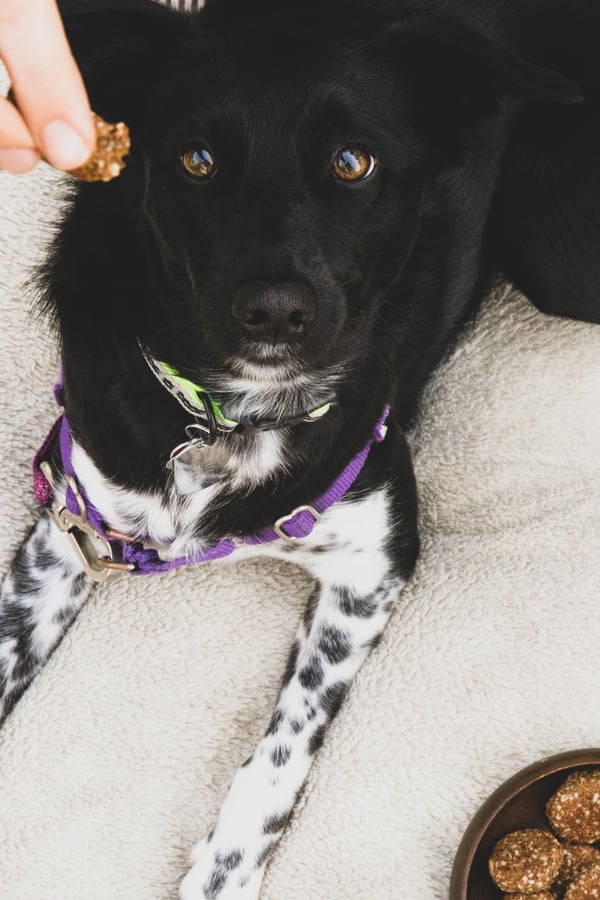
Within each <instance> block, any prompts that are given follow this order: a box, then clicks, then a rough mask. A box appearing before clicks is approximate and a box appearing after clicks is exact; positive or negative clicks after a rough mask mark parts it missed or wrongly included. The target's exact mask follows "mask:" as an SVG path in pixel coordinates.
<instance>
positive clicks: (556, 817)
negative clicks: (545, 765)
mask: <svg viewBox="0 0 600 900" xmlns="http://www.w3.org/2000/svg"><path fill="white" fill-rule="evenodd" d="M546 815H547V816H548V821H549V822H550V824H551V825H552V828H553V829H554V831H555V832H556V833H557V835H558V836H559V837H560V838H562V839H563V841H570V842H572V843H574V844H592V843H593V842H594V841H598V840H600V770H592V771H587V772H574V773H573V775H569V777H568V778H567V780H566V781H565V783H564V784H563V786H562V787H561V788H559V789H558V790H557V792H556V793H555V794H554V795H553V796H552V797H551V798H550V800H548V803H547V804H546Z"/></svg>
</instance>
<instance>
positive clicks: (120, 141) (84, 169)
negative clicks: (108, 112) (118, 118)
mask: <svg viewBox="0 0 600 900" xmlns="http://www.w3.org/2000/svg"><path fill="white" fill-rule="evenodd" d="M92 116H93V119H94V125H95V126H96V148H95V150H94V152H93V153H92V155H91V156H90V158H89V159H88V161H87V162H86V163H85V164H84V165H83V166H79V168H77V169H71V170H70V171H69V175H72V176H73V177H74V178H79V179H80V180H81V181H112V179H113V178H116V177H117V176H118V175H120V173H121V170H122V169H124V168H125V162H124V158H125V157H126V156H127V154H128V153H129V150H130V147H131V141H130V138H129V129H128V127H127V125H125V123H124V122H118V123H117V124H116V125H113V124H111V123H110V122H105V121H104V119H101V118H100V116H97V115H96V113H92Z"/></svg>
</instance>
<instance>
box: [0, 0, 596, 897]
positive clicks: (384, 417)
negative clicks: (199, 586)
mask: <svg viewBox="0 0 600 900" xmlns="http://www.w3.org/2000/svg"><path fill="white" fill-rule="evenodd" d="M298 7H299V8H298ZM63 12H64V14H65V18H66V25H67V31H68V35H69V38H70V40H71V43H72V46H73V48H74V52H75V55H76V57H77V59H78V61H79V63H80V65H81V67H82V70H83V73H84V77H85V79H86V83H87V85H88V88H89V91H90V95H91V100H92V105H93V108H94V109H95V110H96V111H97V112H98V113H99V114H100V115H101V116H103V117H104V118H106V119H108V120H110V121H116V120H118V119H121V120H124V121H125V122H127V124H128V125H129V126H130V128H131V132H132V140H133V149H132V153H131V157H130V159H129V161H128V164H127V168H126V170H125V172H124V173H123V174H122V175H121V177H120V178H119V179H117V180H116V181H115V182H112V183H110V184H106V185H105V184H92V185H78V186H76V187H74V188H73V197H72V205H71V208H70V210H69V212H68V213H67V215H66V217H65V219H64V221H63V222H62V225H61V228H60V233H59V236H58V237H57V239H56V241H55V245H54V248H53V252H52V255H51V258H50V261H49V262H48V264H47V265H46V266H45V267H44V271H43V273H42V275H41V279H40V283H41V285H42V288H43V294H44V304H45V308H46V310H47V311H48V312H49V313H50V314H51V315H52V317H53V318H54V321H55V323H56V325H57V327H58V329H59V334H60V338H61V342H62V351H63V363H64V388H63V390H62V392H61V393H62V395H63V396H62V399H63V400H64V405H65V410H66V415H67V417H68V425H67V420H66V419H65V420H63V422H62V425H61V430H60V434H58V433H56V434H55V435H53V436H52V437H51V439H50V440H49V441H48V442H47V446H46V447H45V448H44V453H43V454H42V458H43V461H42V462H41V463H40V468H39V471H38V476H37V483H38V489H39V490H40V494H41V495H42V497H41V499H42V500H43V501H44V502H46V503H47V505H48V507H49V513H50V514H49V515H43V516H42V517H41V519H40V521H39V523H38V524H37V525H36V526H35V528H34V530H33V531H32V533H31V535H30V536H29V538H28V539H27V540H26V542H25V543H24V545H23V546H22V548H21V550H20V551H19V553H18V555H17V557H16V559H15V562H14V564H13V566H12V569H11V572H10V574H9V576H8V578H7V580H6V582H5V585H4V588H3V595H2V606H1V608H0V610H1V614H0V709H1V708H2V707H3V711H4V713H7V712H8V710H9V709H10V708H11V706H12V705H13V704H14V702H15V701H16V699H18V697H19V696H20V694H21V693H22V692H23V690H24V689H25V688H26V686H27V684H28V683H29V682H30V680H31V679H32V677H33V676H34V674H35V672H36V671H37V670H38V669H39V667H40V666H41V665H42V664H43V663H44V662H45V660H46V659H47V658H48V656H49V654H50V653H51V652H52V650H53V648H54V647H55V646H56V644H57V642H58V641H59V640H60V638H61V636H62V634H63V633H64V631H65V630H66V628H67V627H68V625H69V624H70V622H71V621H72V619H73V617H74V616H75V615H76V613H77V611H78V609H79V608H80V607H81V605H82V603H83V602H84V600H85V598H86V597H87V595H88V593H89V590H90V588H91V586H92V583H93V581H94V580H105V579H107V578H110V577H115V576H116V575H122V573H123V572H127V571H130V572H131V573H132V574H133V575H135V574H143V573H147V572H160V571H162V570H163V569H164V568H172V567H174V566H178V565H180V564H183V563H184V562H185V561H186V560H188V561H192V562H194V561H199V560H204V559H208V558H215V557H217V556H224V555H229V554H230V553H231V554H232V555H233V556H234V557H235V558H240V557H243V556H247V555H250V554H257V553H263V554H264V553H268V554H271V555H275V556H279V557H280V558H286V559H291V560H294V561H297V562H298V563H300V564H301V565H304V566H306V568H308V569H309V570H310V571H311V572H312V573H313V574H314V575H315V576H316V578H317V581H318V587H317V588H316V589H315V592H314V595H313V597H312V598H311V601H310V603H309V606H308V609H307V613H306V616H305V619H304V622H303V624H302V626H301V627H300V631H299V634H298V638H297V641H296V643H295V645H294V647H293V649H292V653H291V655H290V659H289V663H288V667H287V671H286V673H285V677H284V681H283V685H282V690H281V694H280V698H279V701H278V703H277V708H276V710H275V713H274V715H273V718H272V721H271V724H270V726H269V728H268V731H267V733H266V736H265V738H264V739H263V740H262V741H261V743H260V744H259V746H258V747H257V749H256V751H255V753H254V754H253V756H252V757H250V759H249V760H247V762H246V763H245V764H244V766H242V768H240V769H239V770H238V772H237V774H236V775H235V778H234V781H233V785H232V788H231V791H230V793H229V795H228V797H227V800H226V802H225V805H224V807H223V809H222V811H221V814H220V816H219V819H218V823H217V825H216V828H215V830H214V832H213V833H212V834H211V836H210V837H209V838H207V839H206V840H205V841H203V842H202V843H201V844H199V845H198V847H197V850H196V854H195V861H194V864H193V867H192V869H191V871H190V872H189V874H188V875H187V876H186V878H185V880H184V882H183V885H182V888H181V897H183V898H186V900H188V898H200V897H206V898H220V900H224V898H240V900H241V898H244V900H248V898H254V897H257V896H258V893H259V890H260V883H261V879H262V873H263V870H264V866H265V863H266V860H267V857H268V854H269V852H270V851H271V849H272V847H273V845H274V843H275V842H276V841H277V839H278V837H279V836H280V835H281V833H282V830H283V828H284V827H285V823H286V820H287V818H288V816H289V814H290V811H291V809H292V807H293V804H294V801H295V798H296V796H297V794H298V792H299V790H300V788H301V786H302V784H303V782H304V779H305V777H306V774H307V772H308V769H309V767H310V764H311V759H312V757H313V754H314V753H315V751H316V750H317V749H318V747H319V746H320V745H321V742H322V740H323V736H324V732H325V730H326V727H327V725H328V724H329V722H330V721H331V719H332V718H333V716H334V715H335V714H336V712H337V710H338V708H339V705H340V703H341V701H342V698H343V696H344V694H345V692H346V690H347V688H348V686H349V684H350V682H351V679H352V677H353V676H354V674H355V673H356V671H357V670H358V668H359V667H360V665H361V663H362V662H363V660H364V659H365V657H366V655H367V654H368V653H369V651H370V649H371V648H372V647H373V646H374V645H375V644H376V643H377V641H378V639H379V637H380V635H381V633H382V631H383V628H384V627H385V624H386V621H387V619H388V618H389V615H390V612H391V609H392V605H393V603H394V601H395V599H396V598H397V596H398V593H399V591H400V590H401V589H402V587H403V586H404V584H405V583H406V581H407V579H408V578H409V576H410V573H411V571H412V569H413V566H414V564H415V560H416V558H417V553H418V540H417V531H416V495H415V484H414V479H413V475H412V469H411V462H410V457H409V452H408V449H407V446H406V443H405V439H404V436H403V430H402V429H403V428H404V427H405V426H406V425H407V424H409V423H410V421H411V419H412V417H413V415H414V411H415V407H416V404H417V402H418V398H419V394H420V392H421V389H422V387H423V385H424V383H425V381H426V380H427V378H428V377H429V375H430V373H431V371H432V369H433V367H434V366H435V364H436V362H437V361H438V360H439V359H440V357H441V356H442V354H443V353H444V352H445V351H446V350H447V348H448V346H449V345H450V344H451V342H452V341H453V340H454V339H455V337H456V335H457V334H458V333H459V331H460V329H461V327H462V326H463V325H464V323H465V321H466V320H467V319H468V317H469V316H471V315H472V314H473V312H474V311H475V309H476V308H477V305H478V303H479V301H480V299H481V297H482V295H483V293H484V290H485V287H486V285H487V284H488V282H489V280H490V278H491V276H492V275H494V274H495V273H496V272H497V271H498V270H502V269H503V270H504V271H505V272H506V273H507V274H508V275H509V277H511V278H513V279H514V280H515V281H516V282H517V283H518V284H519V285H520V286H522V287H523V288H524V289H525V290H526V291H527V292H528V293H529V294H530V296H532V298H533V299H534V300H535V302H536V303H538V304H539V305H540V306H541V307H542V308H546V309H548V310H549V311H553V312H558V313H561V314H565V315H573V316H579V317H581V318H587V319H589V320H593V321H599V320H600V304H599V303H598V300H597V296H598V286H599V283H600V269H599V263H598V260H597V258H596V259H595V258H594V257H595V254H594V249H595V248H594V243H595V240H596V238H597V236H598V235H599V234H600V221H599V215H600V214H599V213H598V203H597V202H595V201H597V200H598V199H599V194H600V166H599V165H598V162H597V160H596V159H594V154H595V150H594V149H593V147H594V143H593V139H594V138H595V137H597V134H598V130H599V123H600V113H599V110H598V105H597V103H596V101H595V99H594V92H595V90H596V89H597V85H598V77H597V75H598V73H597V71H596V70H595V69H594V65H595V63H594V57H595V46H594V37H595V36H597V34H598V29H597V25H598V16H597V14H596V13H594V10H593V4H592V3H582V2H577V0H574V2H573V0H569V2H567V0H564V2H563V0H560V2H558V0H556V2H553V0H539V2H538V0H503V2H497V0H478V2H473V0H421V2H418V0H414V2H413V0H405V2H403V0H389V2H387V0H373V2H367V0H363V2H360V0H355V2H351V0H345V2H343V3H338V2H336V0H318V2H317V0H303V2H302V3H301V4H297V3H295V2H293V3H292V2H287V0H255V2H250V0H214V2H212V3H211V4H210V5H209V6H208V7H207V9H206V10H205V11H204V12H201V13H199V14H197V15H190V16H187V15H179V14H176V13H174V12H170V11H168V10H165V9H162V8H159V7H156V6H154V5H152V4H151V3H149V2H146V0H114V2H112V3H111V2H108V0H104V2H102V0H93V2H87V3H86V2H83V0H81V2H79V3H76V2H68V3H64V4H63ZM442 14H443V15H442ZM449 14H452V18H448V16H449ZM593 27H596V32H595V35H594V33H593V31H592V29H593ZM390 409H391V410H392V413H391V415H390V414H389V410H390ZM124 577H129V576H124Z"/></svg>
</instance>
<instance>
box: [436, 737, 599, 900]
mask: <svg viewBox="0 0 600 900" xmlns="http://www.w3.org/2000/svg"><path fill="white" fill-rule="evenodd" d="M596 898H597V900H600V749H594V750H573V751H569V752H568V753H561V754H560V755H559V756H552V757H550V758H548V759H543V760H541V761H540V762H537V763H535V764H534V765H532V766H529V767H528V768H527V769H524V770H523V771H521V772H519V773H518V774H516V775H514V776H513V777H512V778H510V779H509V780H508V781H506V782H505V783H504V784H503V785H501V787H499V788H498V790H497V791H495V792H494V793H493V794H492V796H491V797H489V799H488V800H486V802H485V803H484V804H483V806H482V807H481V809H480V810H479V812H478V813H477V814H476V816H475V818H474V819H473V821H472V822H471V824H470V825H469V828H468V829H467V831H466V833H465V836H464V838H463V840H462V842H461V844H460V847H459V849H458V853H457V854H456V860H455V862H454V868H453V870H452V878H451V883H450V894H449V900H596Z"/></svg>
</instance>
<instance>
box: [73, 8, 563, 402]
mask: <svg viewBox="0 0 600 900" xmlns="http://www.w3.org/2000/svg"><path fill="white" fill-rule="evenodd" d="M298 7H299V8H298ZM373 8H375V9H376V8H377V4H366V3H360V2H358V3H352V2H350V0H345V2H343V3H339V2H337V0H319V2H316V0H303V3H301V4H297V3H295V2H289V3H288V2H285V0H254V2H252V3H250V2H249V0H244V2H242V3H240V2H239V0H213V3H212V4H211V5H210V6H209V7H208V8H207V10H205V11H204V12H203V13H201V14H198V15H196V16H185V15H183V16H182V15H180V14H178V13H175V12H170V11H168V10H165V9H162V8H158V7H157V6H156V5H155V4H153V3H151V2H149V0H148V2H145V0H119V2H116V0H114V2H112V3H111V2H108V0H93V2H88V3H82V2H80V3H77V2H69V3H64V4H63V12H64V14H65V20H66V25H67V32H68V35H69V38H70V40H71V42H72V46H73V48H74V52H75V56H76V58H77V59H78V61H79V63H80V65H81V66H82V69H83V72H84V77H85V80H86V83H87V86H88V89H89V92H90V97H91V102H92V106H93V108H94V109H96V111H97V112H98V113H99V114H100V115H102V116H103V117H105V118H106V119H108V120H111V121H117V120H120V119H122V120H124V121H126V122H127V123H128V125H129V126H130V128H131V131H132V153H131V157H130V160H129V162H128V165H127V168H126V170H125V172H124V173H123V175H122V176H121V177H120V179H118V181H117V182H115V183H114V184H111V185H85V186H82V188H81V197H82V203H83V204H84V206H85V211H86V217H85V219H84V218H83V217H80V219H79V220H78V229H79V230H80V232H82V233H81V235H80V241H79V244H80V248H85V250H82V251H81V252H82V253H83V254H84V256H85V257H86V258H82V256H81V253H80V255H79V264H80V265H84V264H85V265H89V266H91V270H92V271H93V270H94V269H95V270H96V271H97V279H98V284H99V285H100V284H104V283H105V279H106V277H107V276H106V274H105V273H106V270H107V269H109V268H110V266H111V263H112V264H113V265H114V266H115V267H119V266H120V271H121V272H122V273H123V283H124V282H126V281H127V285H128V286H127V289H126V290H125V289H123V290H122V293H120V291H121V288H122V285H120V284H119V283H118V279H115V280H114V284H113V285H112V288H111V290H112V292H113V301H111V302H113V303H115V306H114V310H113V311H111V312H109V314H108V315H107V314H106V312H107V311H106V303H107V302H108V301H107V299H106V296H105V298H104V309H103V317H102V329H103V330H106V329H107V328H108V327H109V326H107V325H106V321H107V320H109V321H110V320H112V322H113V324H114V328H115V330H117V329H118V330H119V331H120V332H123V330H128V329H129V330H130V331H131V332H136V333H137V335H136V336H139V337H140V338H141V339H142V340H143V341H144V342H145V343H146V344H147V345H148V346H149V347H150V349H151V350H152V352H153V353H154V355H156V356H158V357H159V358H161V359H164V360H168V361H169V362H170V363H172V364H173V365H176V366H177V367H178V368H179V369H180V370H182V371H184V372H187V373H188V374H189V375H191V376H193V377H194V378H195V380H196V381H198V382H199V383H202V384H206V385H209V386H210V385H211V384H212V385H213V386H215V387H218V384H219V381H220V380H222V379H223V378H227V377H229V376H235V375H237V376H240V375H241V376H243V377H248V378H253V377H254V378H258V377H259V376H260V374H261V373H262V374H263V375H264V374H265V373H267V374H268V377H270V378H272V379H277V378H279V379H280V380H282V381H285V380H286V379H291V378H296V379H297V378H298V377H299V376H301V375H303V374H304V375H310V376H311V377H313V378H315V379H317V380H318V379H320V378H323V377H324V376H325V374H326V373H328V372H329V373H330V372H332V371H334V370H335V371H336V372H337V373H338V375H339V373H342V372H345V373H347V374H348V373H349V375H350V377H351V373H352V371H353V369H354V367H355V366H356V363H357V360H364V359H365V358H372V359H375V358H376V357H377V356H378V355H379V356H384V357H386V358H388V359H389V356H390V352H391V351H390V348H391V346H392V345H393V344H394V342H396V343H397V342H398V340H402V336H403V335H404V336H406V332H407V329H410V327H411V322H412V321H413V318H414V316H413V317H412V318H407V317H405V316H404V312H403V296H402V291H403V290H404V289H405V288H402V289H400V288H398V285H399V279H400V276H401V273H402V272H403V270H404V269H405V266H406V264H407V260H408V259H409V258H410V257H411V254H414V252H415V247H416V246H417V245H418V237H419V230H420V222H421V217H422V209H423V204H424V202H426V198H427V195H428V190H429V187H430V185H431V184H432V183H433V182H434V181H435V178H436V177H437V176H438V174H439V173H440V172H441V171H443V170H447V169H448V168H449V167H455V168H456V167H460V162H461V159H462V154H464V152H465V146H466V145H467V143H468V140H469V135H473V134H475V133H476V132H477V129H478V128H479V127H480V126H481V123H483V122H485V121H488V120H490V119H491V118H493V117H494V116H496V115H497V114H498V113H499V112H500V111H501V110H502V109H503V108H504V104H503V100H504V99H506V98H522V97H537V98H542V99H550V98H552V99H558V100H566V101H570V100H573V99H576V91H575V90H574V88H573V86H572V85H571V84H570V83H569V82H567V81H566V80H565V79H562V78H561V76H558V75H555V74H553V73H547V72H543V71H542V70H540V69H538V68H536V67H535V66H533V65H531V64H529V63H527V62H525V61H524V60H522V59H519V58H517V57H515V56H513V55H511V54H510V53H508V52H507V51H504V50H501V49H499V48H497V47H495V46H494V45H492V44H490V43H489V42H488V41H486V40H485V39H484V38H482V37H480V36H478V35H476V34H475V33H473V32H471V31H469V30H468V29H467V28H466V27H464V26H461V25H458V24H456V23H452V22H439V23H437V24H435V25H431V24H429V25H427V26H424V25H419V26H417V25H412V26H411V27H409V26H407V25H406V24H398V23H394V22H390V21H383V19H381V18H380V17H379V16H378V15H376V14H375V13H374V12H373ZM430 199H431V198H429V201H430ZM447 202H448V203H451V202H452V201H451V200H450V199H449V200H448V201H447ZM101 228H102V229H104V230H103V231H102V232H100V229H101ZM86 230H87V234H85V232H86ZM99 232H100V233H99ZM445 238H446V236H445V235H443V234H442V235H441V236H440V240H441V241H443V240H445ZM86 241H87V244H86ZM124 241H126V242H127V243H126V246H123V242H124ZM112 242H114V247H113V249H112V250H111V246H112ZM117 244H118V245H119V246H118V247H117ZM107 253H109V254H112V255H109V256H108V257H107V255H106V254H107ZM117 258H118V263H117ZM134 259H135V260H136V263H135V265H137V266H138V269H137V270H136V269H135V268H130V269H128V266H129V262H128V260H129V261H133V260H134ZM132 265H133V263H132ZM132 272H133V273H134V276H135V277H134V276H132V275H131V273H132ZM135 272H137V274H135ZM127 273H129V274H127ZM99 290H100V288H99ZM104 293H105V295H106V288H104ZM75 303H79V304H80V303H81V301H80V300H76V301H75ZM88 303H89V305H90V306H89V307H88V308H87V309H86V311H85V317H86V321H87V323H88V325H90V324H91V323H93V319H94V315H95V313H94V311H93V309H90V307H94V303H93V301H88ZM435 303H436V304H437V306H436V310H437V312H435V313H432V315H441V313H440V311H439V302H438V299H437V298H436V301H435ZM72 305H73V304H71V306H72ZM63 306H64V308H66V307H67V306H69V304H68V303H66V302H65V303H64V304H63ZM79 315H82V313H81V310H80V311H79ZM115 315H116V318H117V321H115ZM427 315H429V314H427ZM423 317H424V318H425V317H426V314H425V313H423ZM94 327H95V326H94ZM399 335H400V337H399Z"/></svg>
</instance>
